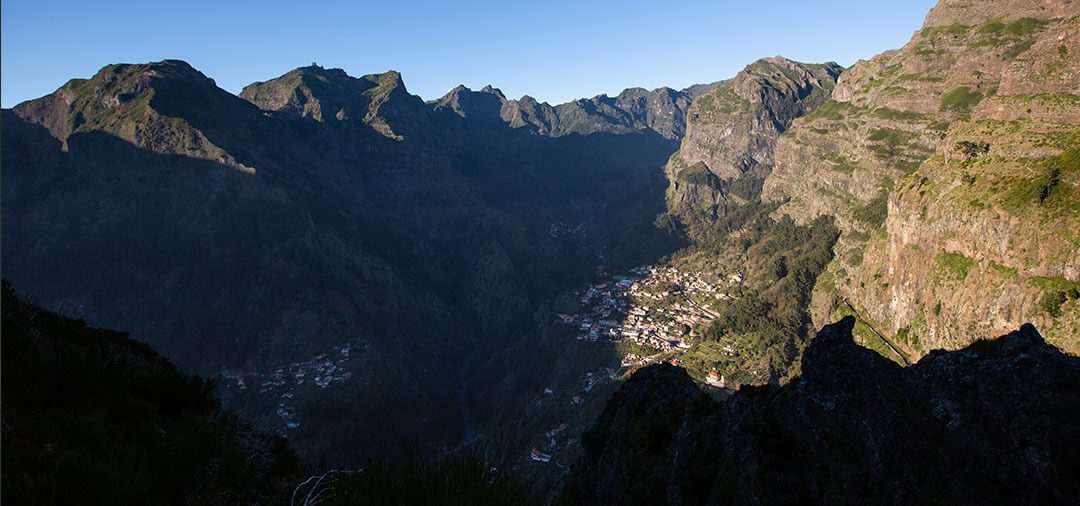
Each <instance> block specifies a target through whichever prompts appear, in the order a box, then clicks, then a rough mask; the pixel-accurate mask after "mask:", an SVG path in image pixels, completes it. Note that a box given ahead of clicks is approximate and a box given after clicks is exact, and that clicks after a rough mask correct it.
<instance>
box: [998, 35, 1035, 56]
mask: <svg viewBox="0 0 1080 506" xmlns="http://www.w3.org/2000/svg"><path fill="white" fill-rule="evenodd" d="M1033 45H1035V39H1031V40H1025V41H1022V42H1017V43H1016V44H1013V46H1012V47H1010V48H1009V49H1007V50H1005V52H1004V53H1002V54H1001V59H1003V60H1014V59H1016V57H1017V56H1020V55H1021V54H1023V53H1024V52H1025V51H1027V50H1028V49H1031V46H1033Z"/></svg>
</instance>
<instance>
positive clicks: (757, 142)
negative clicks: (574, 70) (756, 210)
mask: <svg viewBox="0 0 1080 506" xmlns="http://www.w3.org/2000/svg"><path fill="white" fill-rule="evenodd" d="M841 70H842V68H841V67H840V66H839V65H836V64H835V63H826V64H804V63H799V62H793V61H790V60H788V59H786V58H783V57H780V56H777V57H773V58H764V59H761V60H758V61H756V62H754V63H752V64H750V65H748V66H747V67H746V68H745V69H743V70H742V71H741V72H739V73H738V74H737V75H736V76H735V77H734V78H733V79H730V80H727V81H724V82H722V83H720V84H719V85H717V86H715V87H714V88H712V90H710V91H709V92H707V93H705V94H704V95H702V96H701V97H699V98H697V99H696V100H694V102H693V105H691V106H690V109H689V111H688V115H687V127H686V137H685V138H683V140H682V145H681V146H680V147H679V151H678V152H677V153H675V154H674V155H672V157H671V160H670V161H669V162H668V164H667V167H666V168H665V172H666V173H667V177H668V180H669V181H670V184H669V190H668V197H667V200H668V208H669V210H670V212H671V213H672V214H674V215H676V216H677V217H678V218H679V219H680V220H681V221H682V222H683V223H684V224H686V225H687V226H688V227H689V229H690V234H691V235H692V236H698V237H700V236H702V235H704V234H705V231H706V230H707V229H708V228H709V224H710V223H711V222H713V221H715V220H716V219H717V218H719V217H722V216H723V215H724V213H725V212H726V208H725V205H724V204H725V203H726V202H727V201H728V200H729V198H730V197H736V198H735V202H733V203H737V202H746V201H752V200H756V195H755V194H754V193H755V192H753V191H751V190H748V189H743V188H740V187H738V186H736V185H734V184H733V180H736V179H740V178H742V177H743V176H744V174H745V175H746V181H743V183H742V185H739V186H747V187H750V186H756V184H754V183H752V182H751V180H752V179H761V178H763V177H764V176H765V175H766V174H768V172H769V170H770V169H771V168H772V165H773V150H774V149H775V146H776V141H777V138H778V137H780V134H781V133H783V132H784V130H786V129H787V128H788V126H790V125H791V122H792V121H793V120H794V119H795V118H797V117H799V116H802V115H804V114H806V113H808V112H811V111H813V110H814V109H816V108H817V107H818V106H820V105H821V104H822V103H824V102H825V101H826V100H828V98H829V95H830V93H831V92H832V90H833V87H834V86H835V84H836V78H837V76H838V75H839V74H840V71H841ZM757 184H760V183H757Z"/></svg>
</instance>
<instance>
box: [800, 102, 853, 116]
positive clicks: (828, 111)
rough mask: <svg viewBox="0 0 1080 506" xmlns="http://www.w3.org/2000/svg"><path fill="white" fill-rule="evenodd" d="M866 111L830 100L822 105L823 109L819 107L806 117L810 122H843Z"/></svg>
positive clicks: (847, 103)
mask: <svg viewBox="0 0 1080 506" xmlns="http://www.w3.org/2000/svg"><path fill="white" fill-rule="evenodd" d="M864 110H865V109H864V108H862V107H858V106H856V105H852V104H851V103H850V102H837V101H835V100H829V101H828V102H825V103H824V104H821V107H818V108H817V110H816V111H814V112H812V113H810V114H808V115H806V118H807V119H808V120H814V119H824V120H842V119H845V118H847V117H850V116H857V115H859V114H862V112H863V111H864Z"/></svg>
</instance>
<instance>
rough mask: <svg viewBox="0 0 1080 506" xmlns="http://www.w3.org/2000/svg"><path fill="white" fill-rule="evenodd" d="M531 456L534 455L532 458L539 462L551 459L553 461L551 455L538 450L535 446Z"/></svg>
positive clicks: (530, 453)
mask: <svg viewBox="0 0 1080 506" xmlns="http://www.w3.org/2000/svg"><path fill="white" fill-rule="evenodd" d="M529 456H530V457H532V459H533V460H535V461H537V462H549V461H551V455H548V454H546V453H543V452H541V451H540V450H537V449H536V448H533V449H532V451H531V452H529Z"/></svg>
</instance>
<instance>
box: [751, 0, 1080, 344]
mask: <svg viewBox="0 0 1080 506" xmlns="http://www.w3.org/2000/svg"><path fill="white" fill-rule="evenodd" d="M1077 15H1080V5H1078V4H1076V3H1075V2H1066V1H1046V2H959V1H951V0H943V1H941V2H940V3H939V4H938V6H936V7H935V8H934V9H933V10H932V11H931V12H930V13H929V14H928V15H927V18H926V24H925V26H924V27H923V29H922V30H920V31H918V32H916V33H915V34H914V35H913V37H912V39H911V41H910V42H909V43H908V44H907V45H905V46H904V47H903V48H902V49H900V50H898V51H891V52H887V53H884V54H881V55H878V56H876V57H874V58H873V59H872V60H869V61H860V62H859V63H857V64H856V65H855V66H853V67H852V68H851V69H849V70H848V71H846V72H845V73H844V74H843V75H841V76H840V79H839V81H838V83H837V86H836V89H835V91H834V92H833V95H832V97H833V100H832V101H830V102H828V103H826V104H825V105H824V106H822V107H821V108H819V109H818V110H817V111H815V112H814V113H813V114H810V115H808V116H806V117H804V118H801V119H799V120H797V121H795V123H794V124H793V126H792V128H791V129H790V130H788V132H786V133H785V134H784V135H783V136H782V137H781V138H780V140H779V142H778V143H777V147H776V156H775V158H776V166H775V168H774V170H773V171H772V173H771V174H770V175H769V177H768V178H767V180H766V182H765V186H764V189H763V195H762V196H763V198H764V199H766V200H774V201H779V200H781V199H790V201H789V202H788V203H787V204H785V205H784V206H783V207H782V208H781V210H780V212H786V213H789V214H791V215H792V216H794V217H797V218H798V219H800V220H808V219H811V218H812V217H814V216H817V215H819V214H830V215H834V216H836V217H837V220H838V224H839V225H840V226H841V227H842V228H843V229H844V231H845V233H844V235H843V236H842V237H841V240H840V242H839V243H838V244H837V255H836V260H834V262H833V264H832V265H831V266H830V269H829V272H828V273H826V275H825V276H823V278H822V281H821V282H819V285H818V292H819V293H818V295H817V296H816V297H815V299H816V300H817V301H818V304H819V305H820V306H819V307H818V308H817V310H816V311H815V313H816V314H819V315H828V314H829V313H830V309H829V308H832V307H837V306H836V301H838V300H839V299H840V298H845V297H846V298H848V299H849V300H851V301H852V303H853V304H855V305H856V306H858V307H859V308H860V310H862V311H864V312H865V313H866V314H867V315H869V317H870V318H871V319H872V320H874V321H876V323H877V325H876V326H877V327H878V328H879V329H881V330H883V331H884V332H885V333H886V334H889V335H893V336H895V337H896V340H897V341H899V342H898V344H899V345H900V346H901V347H902V348H904V349H905V350H906V351H907V352H908V353H910V354H911V355H913V356H915V357H918V356H921V355H922V354H925V353H927V352H928V351H929V350H931V349H935V348H941V347H945V348H957V347H960V346H963V345H965V344H967V343H969V342H970V340H971V339H973V337H972V336H977V335H985V334H987V333H990V332H1001V331H1004V330H1006V329H1009V328H1015V327H1017V326H1018V325H1019V324H1020V323H1022V322H1025V321H1034V322H1036V323H1037V324H1038V325H1039V326H1040V328H1042V329H1043V330H1044V332H1045V334H1046V336H1047V339H1048V340H1049V341H1050V342H1052V343H1054V344H1055V345H1057V346H1059V347H1061V348H1062V349H1064V350H1067V351H1069V352H1071V353H1078V352H1080V340H1077V339H1076V336H1077V335H1078V333H1080V326H1078V325H1080V302H1078V301H1077V300H1075V299H1070V298H1069V297H1068V296H1067V294H1068V293H1071V290H1072V289H1074V288H1076V287H1077V286H1078V285H1077V284H1076V282H1078V281H1080V236H1078V235H1077V233H1076V232H1075V231H1076V230H1080V205H1078V204H1077V203H1078V202H1080V192H1078V191H1077V185H1078V184H1080V168H1078V167H1077V163H1076V162H1075V160H1076V154H1075V153H1076V152H1077V149H1080V128H1078V127H1080V96H1078V95H1077V93H1078V92H1080V63H1078V61H1080V60H1078V59H1077V58H1075V56H1076V54H1078V53H1080V38H1078V37H1080V18H1077ZM1062 296H1064V299H1062ZM1059 302H1060V303H1059ZM835 315H836V313H833V316H835ZM819 324H820V321H819Z"/></svg>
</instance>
